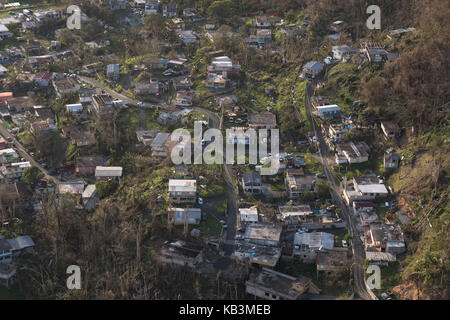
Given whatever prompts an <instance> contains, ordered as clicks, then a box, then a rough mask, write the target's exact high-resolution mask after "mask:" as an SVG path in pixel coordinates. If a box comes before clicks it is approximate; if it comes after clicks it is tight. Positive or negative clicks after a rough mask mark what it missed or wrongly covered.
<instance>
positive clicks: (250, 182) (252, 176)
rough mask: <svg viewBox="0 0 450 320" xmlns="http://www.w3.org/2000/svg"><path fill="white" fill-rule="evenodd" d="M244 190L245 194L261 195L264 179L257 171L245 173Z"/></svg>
mask: <svg viewBox="0 0 450 320" xmlns="http://www.w3.org/2000/svg"><path fill="white" fill-rule="evenodd" d="M241 184H242V189H244V192H245V193H247V192H248V193H250V194H252V195H260V194H261V193H262V178H261V175H260V174H259V173H258V172H256V171H250V172H245V173H244V174H243V175H242V181H241Z"/></svg>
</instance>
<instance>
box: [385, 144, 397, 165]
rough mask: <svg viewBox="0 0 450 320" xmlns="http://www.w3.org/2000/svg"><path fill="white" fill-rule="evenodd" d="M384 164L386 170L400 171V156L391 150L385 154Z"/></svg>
mask: <svg viewBox="0 0 450 320" xmlns="http://www.w3.org/2000/svg"><path fill="white" fill-rule="evenodd" d="M383 163H384V168H385V169H398V166H399V163H400V155H399V154H398V153H395V152H394V151H393V150H392V148H390V149H388V150H386V152H385V153H384V162H383Z"/></svg>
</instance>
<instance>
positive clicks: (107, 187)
mask: <svg viewBox="0 0 450 320" xmlns="http://www.w3.org/2000/svg"><path fill="white" fill-rule="evenodd" d="M118 185H119V183H118V182H117V181H116V180H111V181H98V182H96V183H95V189H96V190H97V193H98V195H99V197H100V198H106V197H109V196H110V195H112V194H113V193H114V192H115V191H116V189H117V187H118Z"/></svg>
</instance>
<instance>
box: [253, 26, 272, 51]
mask: <svg viewBox="0 0 450 320" xmlns="http://www.w3.org/2000/svg"><path fill="white" fill-rule="evenodd" d="M256 41H258V45H259V47H260V48H266V47H268V46H270V45H271V44H272V30H270V29H258V30H257V31H256Z"/></svg>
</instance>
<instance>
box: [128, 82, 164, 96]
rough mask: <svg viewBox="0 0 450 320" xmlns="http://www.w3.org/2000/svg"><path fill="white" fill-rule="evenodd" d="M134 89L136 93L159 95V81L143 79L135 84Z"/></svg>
mask: <svg viewBox="0 0 450 320" xmlns="http://www.w3.org/2000/svg"><path fill="white" fill-rule="evenodd" d="M134 91H135V92H136V94H141V95H146V94H153V95H155V96H157V97H159V81H158V80H150V81H148V82H147V81H141V82H138V83H136V84H135V87H134Z"/></svg>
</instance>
